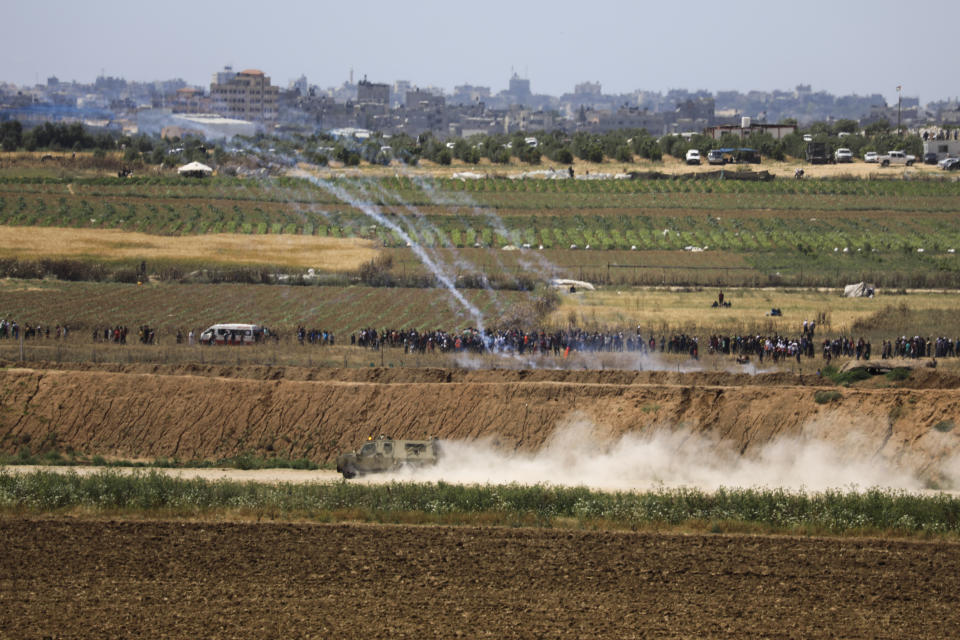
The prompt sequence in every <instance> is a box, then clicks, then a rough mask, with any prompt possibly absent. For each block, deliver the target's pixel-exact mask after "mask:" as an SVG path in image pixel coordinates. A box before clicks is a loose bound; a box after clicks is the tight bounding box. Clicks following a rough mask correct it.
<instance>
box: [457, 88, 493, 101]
mask: <svg viewBox="0 0 960 640" xmlns="http://www.w3.org/2000/svg"><path fill="white" fill-rule="evenodd" d="M489 99H490V87H475V86H473V85H469V84H463V85H460V86H458V87H454V88H453V95H452V96H451V97H450V102H451V103H452V104H473V103H475V102H486V101H487V100H489Z"/></svg>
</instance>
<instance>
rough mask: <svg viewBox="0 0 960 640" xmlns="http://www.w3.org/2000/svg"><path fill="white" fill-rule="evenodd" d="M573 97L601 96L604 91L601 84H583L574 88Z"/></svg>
mask: <svg viewBox="0 0 960 640" xmlns="http://www.w3.org/2000/svg"><path fill="white" fill-rule="evenodd" d="M573 95H576V96H600V95H603V91H601V89H600V83H599V82H581V83H580V84H578V85H575V86H574V87H573Z"/></svg>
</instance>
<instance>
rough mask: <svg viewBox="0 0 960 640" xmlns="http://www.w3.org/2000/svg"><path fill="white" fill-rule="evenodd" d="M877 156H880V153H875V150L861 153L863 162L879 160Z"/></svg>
mask: <svg viewBox="0 0 960 640" xmlns="http://www.w3.org/2000/svg"><path fill="white" fill-rule="evenodd" d="M879 157H880V154H879V153H877V152H876V151H867V152H866V153H865V154H863V161H864V162H879V160H878V158H879Z"/></svg>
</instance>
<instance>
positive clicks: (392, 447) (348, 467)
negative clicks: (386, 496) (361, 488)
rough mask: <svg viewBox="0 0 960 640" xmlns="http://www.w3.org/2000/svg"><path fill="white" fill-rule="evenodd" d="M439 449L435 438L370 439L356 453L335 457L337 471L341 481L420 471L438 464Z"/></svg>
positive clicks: (385, 437) (349, 452) (351, 452)
mask: <svg viewBox="0 0 960 640" xmlns="http://www.w3.org/2000/svg"><path fill="white" fill-rule="evenodd" d="M439 457H440V447H439V446H438V444H437V439H436V438H430V439H429V440H394V439H393V438H388V437H387V436H380V437H379V438H377V439H375V440H374V439H373V438H370V439H369V440H367V442H366V443H364V445H363V446H362V447H360V449H359V450H358V451H348V452H347V453H342V454H340V455H339V456H337V471H339V472H340V473H342V474H343V477H344V478H347V479H349V478H355V477H357V476H358V475H363V474H365V473H381V472H383V471H395V470H397V469H400V468H401V467H405V466H408V467H423V466H427V465H432V464H436V463H437V458H439Z"/></svg>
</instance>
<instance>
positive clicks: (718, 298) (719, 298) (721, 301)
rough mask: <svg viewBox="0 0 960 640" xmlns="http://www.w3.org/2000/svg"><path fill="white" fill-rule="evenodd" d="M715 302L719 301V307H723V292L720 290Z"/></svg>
mask: <svg viewBox="0 0 960 640" xmlns="http://www.w3.org/2000/svg"><path fill="white" fill-rule="evenodd" d="M717 300H719V301H720V306H721V307H722V306H723V290H722V289H721V290H720V295H719V296H717Z"/></svg>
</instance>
